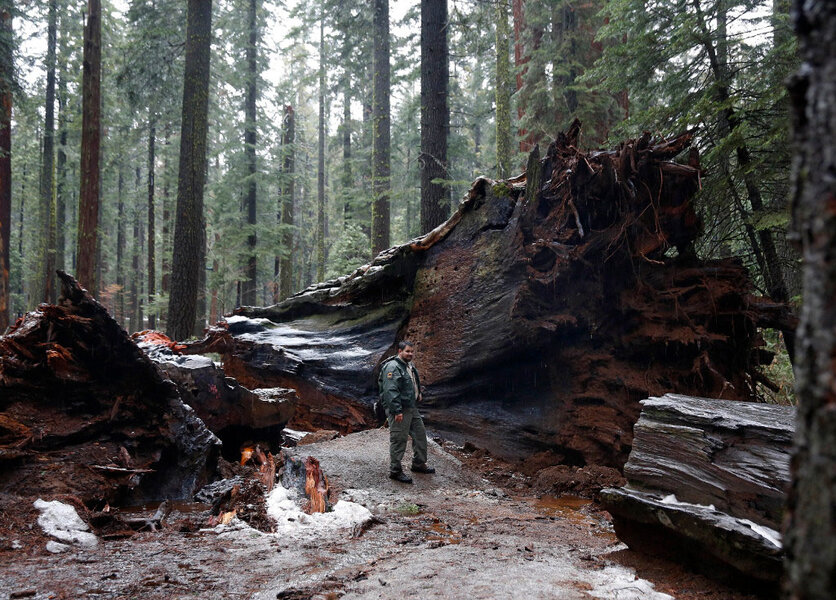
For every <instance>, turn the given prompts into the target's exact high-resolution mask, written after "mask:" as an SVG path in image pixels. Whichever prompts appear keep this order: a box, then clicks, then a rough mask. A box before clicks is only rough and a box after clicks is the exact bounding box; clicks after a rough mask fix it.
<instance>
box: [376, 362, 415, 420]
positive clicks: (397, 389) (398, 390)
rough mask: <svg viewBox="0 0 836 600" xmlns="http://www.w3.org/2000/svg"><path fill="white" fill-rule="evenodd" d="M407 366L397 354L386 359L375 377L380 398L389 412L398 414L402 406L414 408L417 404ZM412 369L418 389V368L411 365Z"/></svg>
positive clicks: (401, 410)
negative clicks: (378, 374)
mask: <svg viewBox="0 0 836 600" xmlns="http://www.w3.org/2000/svg"><path fill="white" fill-rule="evenodd" d="M407 368H408V367H407V364H406V363H405V362H404V361H402V360H401V359H400V358H398V357H397V356H393V357H392V358H389V359H387V360H386V361H385V362H384V363H383V365H382V366H381V367H380V376H379V377H378V378H377V385H378V389H379V390H380V400H381V402H383V406H384V407H386V410H387V411H389V413H390V414H393V415H397V414H400V413H402V412H403V409H404V408H414V407H415V406H416V404H417V398H416V397H415V388H414V387H413V386H412V378H411V377H410V376H409V372H408V371H407ZM412 370H413V373H415V383H416V384H417V385H418V389H419V390H420V389H421V380H420V379H419V378H418V369H416V368H415V367H414V366H413V369H412Z"/></svg>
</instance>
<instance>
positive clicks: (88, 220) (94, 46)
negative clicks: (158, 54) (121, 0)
mask: <svg viewBox="0 0 836 600" xmlns="http://www.w3.org/2000/svg"><path fill="white" fill-rule="evenodd" d="M101 77H102V5H101V2H100V1H99V0H88V2H87V24H86V25H85V27H84V58H83V78H82V100H81V102H82V108H81V112H82V116H81V120H82V123H81V173H80V178H81V191H80V192H79V199H78V249H77V259H76V274H77V277H78V281H79V282H80V283H81V285H83V286H86V287H87V289H89V290H90V292H91V293H92V294H93V295H94V296H96V295H97V294H98V290H99V287H98V286H99V282H98V281H97V279H96V262H97V261H96V255H97V248H98V237H99V234H98V228H99V186H100V185H101V181H100V180H101V165H100V162H99V158H100V145H101V135H102V127H101V106H102V100H101Z"/></svg>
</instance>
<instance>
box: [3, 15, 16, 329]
mask: <svg viewBox="0 0 836 600" xmlns="http://www.w3.org/2000/svg"><path fill="white" fill-rule="evenodd" d="M11 11H12V2H11V0H4V1H3V2H2V3H0V335H2V334H3V332H5V331H6V328H7V327H8V326H9V316H10V312H9V311H10V309H11V306H10V304H11V303H10V301H9V300H10V296H11V288H10V286H9V283H10V282H9V266H10V265H9V263H10V260H9V259H10V256H11V252H10V244H11V237H12V224H11V221H12V83H13V81H14V58H13V56H14V55H13V53H12V44H13V41H12V40H13V37H12V36H13V31H12V12H11Z"/></svg>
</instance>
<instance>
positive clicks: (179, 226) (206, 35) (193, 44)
mask: <svg viewBox="0 0 836 600" xmlns="http://www.w3.org/2000/svg"><path fill="white" fill-rule="evenodd" d="M211 41H212V1H211V0H189V4H188V17H187V25H186V63H185V72H184V80H183V118H182V131H181V135H180V169H179V179H178V187H177V216H176V221H175V229H174V251H173V254H174V256H173V260H172V285H171V297H170V300H169V305H168V323H167V325H166V331H167V333H168V335H169V337H171V338H173V339H177V340H181V339H185V338H187V337H189V335H190V334H191V333H192V332H193V331H194V329H195V323H196V320H197V318H198V294H200V293H202V288H201V284H202V282H203V281H205V267H204V257H205V248H206V230H205V221H204V214H203V186H204V182H205V160H206V132H207V112H208V108H209V57H210V49H211Z"/></svg>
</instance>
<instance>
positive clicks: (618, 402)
mask: <svg viewBox="0 0 836 600" xmlns="http://www.w3.org/2000/svg"><path fill="white" fill-rule="evenodd" d="M578 134H579V125H578V124H577V123H575V124H574V125H573V127H572V128H571V129H570V130H569V132H568V133H567V134H565V135H564V134H561V135H559V136H558V139H557V140H556V141H555V142H554V143H553V144H552V145H551V146H550V147H549V149H548V152H547V154H546V157H545V158H544V159H543V160H539V159H538V155H537V152H536V150H535V152H534V153H533V154H532V156H531V157H530V159H529V167H528V170H527V173H526V175H524V176H521V177H518V178H515V179H510V180H507V181H498V182H497V181H491V180H488V179H479V180H477V181H476V182H475V183H474V184H473V186H472V188H471V190H470V192H469V194H468V195H467V197H466V198H465V199H464V201H463V202H462V204H461V205H460V207H459V209H458V211H457V212H456V213H455V214H454V215H453V216H452V217H451V218H450V219H449V220H448V221H447V222H446V223H444V224H443V225H441V226H440V227H439V228H437V229H436V230H434V231H432V232H430V233H429V234H427V235H425V236H423V237H421V238H418V239H416V240H413V241H412V242H410V243H408V244H405V245H403V246H399V247H395V248H391V249H389V250H387V251H385V252H383V253H381V254H380V255H379V256H377V257H376V258H375V259H374V260H373V261H372V262H371V264H369V265H366V266H365V267H362V268H360V269H358V270H357V271H355V272H354V273H352V274H351V275H348V276H345V277H341V278H339V279H336V280H333V281H328V282H325V283H320V284H317V285H314V286H312V287H310V288H308V289H306V290H304V291H302V292H300V293H298V294H296V295H295V296H293V297H291V298H288V299H287V300H285V301H283V302H282V303H280V304H277V305H275V306H272V307H268V308H244V309H241V310H239V311H237V314H236V316H233V317H231V318H229V319H228V320H227V322H226V324H223V323H222V324H221V326H219V327H218V328H215V329H214V330H212V331H211V332H210V335H209V336H208V337H207V338H206V339H205V340H204V341H203V342H201V343H199V344H196V345H195V347H194V348H192V349H191V350H188V351H194V352H205V351H217V352H220V353H222V354H223V358H224V366H225V370H226V372H227V374H229V375H232V376H234V377H236V378H237V379H238V380H239V381H240V382H241V383H242V384H243V385H246V386H247V387H250V388H254V387H271V386H281V387H292V388H294V389H296V391H297V393H298V395H299V398H300V404H299V406H297V412H296V417H295V420H294V421H292V422H291V425H293V424H294V423H295V424H296V425H297V426H305V425H307V426H318V427H327V428H331V429H341V430H343V431H353V430H357V429H362V428H364V427H368V426H369V424H370V422H371V414H370V411H369V407H370V406H371V403H372V400H373V398H374V396H375V394H376V391H375V380H376V379H375V376H374V373H375V370H376V368H377V367H378V365H379V364H380V361H381V359H382V358H383V357H384V356H385V355H386V354H387V353H391V352H392V351H393V348H394V344H395V342H396V340H398V339H402V338H407V339H410V340H413V341H414V342H415V345H416V351H417V353H416V354H417V358H416V364H417V366H418V368H419V369H420V371H421V375H422V382H423V383H425V384H426V392H425V394H424V397H425V406H424V412H425V414H426V417H427V421H428V424H429V426H430V427H431V428H433V429H435V430H437V431H440V432H442V433H444V434H445V435H447V436H449V437H451V438H453V439H460V440H462V439H469V440H471V441H473V442H474V443H476V444H477V445H481V446H484V447H487V448H489V449H491V450H493V451H495V452H498V453H500V454H503V455H505V456H511V457H513V456H522V455H526V454H528V453H530V452H532V451H538V450H551V451H554V452H555V453H556V456H555V460H556V461H557V460H564V461H568V462H571V463H575V464H583V463H585V462H596V463H602V464H613V465H617V466H620V465H621V464H623V462H624V461H625V460H626V458H627V453H628V452H629V449H630V445H631V443H632V426H633V423H635V421H636V419H637V418H638V414H639V400H640V399H642V398H646V397H648V396H649V395H659V394H663V393H665V392H679V393H684V394H691V395H700V396H713V397H718V398H728V399H738V400H747V399H753V397H754V389H755V384H756V382H757V381H758V379H759V378H761V376H760V374H759V373H758V370H757V367H758V365H759V364H760V363H761V362H762V361H764V360H769V359H770V358H771V357H770V356H769V355H768V353H766V352H764V351H763V350H762V349H761V348H760V338H759V336H758V333H757V327H758V326H759V325H766V326H776V327H785V326H787V325H788V324H789V323H790V320H791V319H790V318H789V317H788V316H787V312H786V309H785V307H783V306H780V305H776V304H774V303H772V302H770V301H768V300H766V299H760V298H756V297H754V296H753V295H752V294H751V291H752V286H751V283H750V280H749V278H748V275H747V273H746V270H745V269H744V268H743V266H742V265H741V263H740V262H739V261H737V260H734V259H727V260H715V261H702V260H699V259H698V258H696V256H695V253H694V251H693V245H692V244H693V241H694V239H695V238H696V237H697V235H698V233H699V230H700V224H699V220H698V218H697V216H696V213H695V211H694V207H693V204H692V201H691V199H692V197H693V195H694V193H695V192H696V191H697V189H698V187H699V173H700V171H699V165H698V159H697V156H696V152H695V151H693V150H692V151H691V152H690V155H689V156H688V158H687V164H680V163H677V162H673V159H674V158H675V157H677V156H678V155H680V154H684V153H685V152H686V151H687V149H688V146H689V144H690V136H689V135H682V136H679V137H677V138H675V139H672V140H653V139H651V137H650V135H648V134H646V135H645V136H644V137H642V138H641V139H637V140H630V141H627V142H624V143H623V144H622V145H621V146H620V147H619V148H618V149H617V150H613V151H609V152H591V153H582V152H580V151H579V150H577V141H578Z"/></svg>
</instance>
